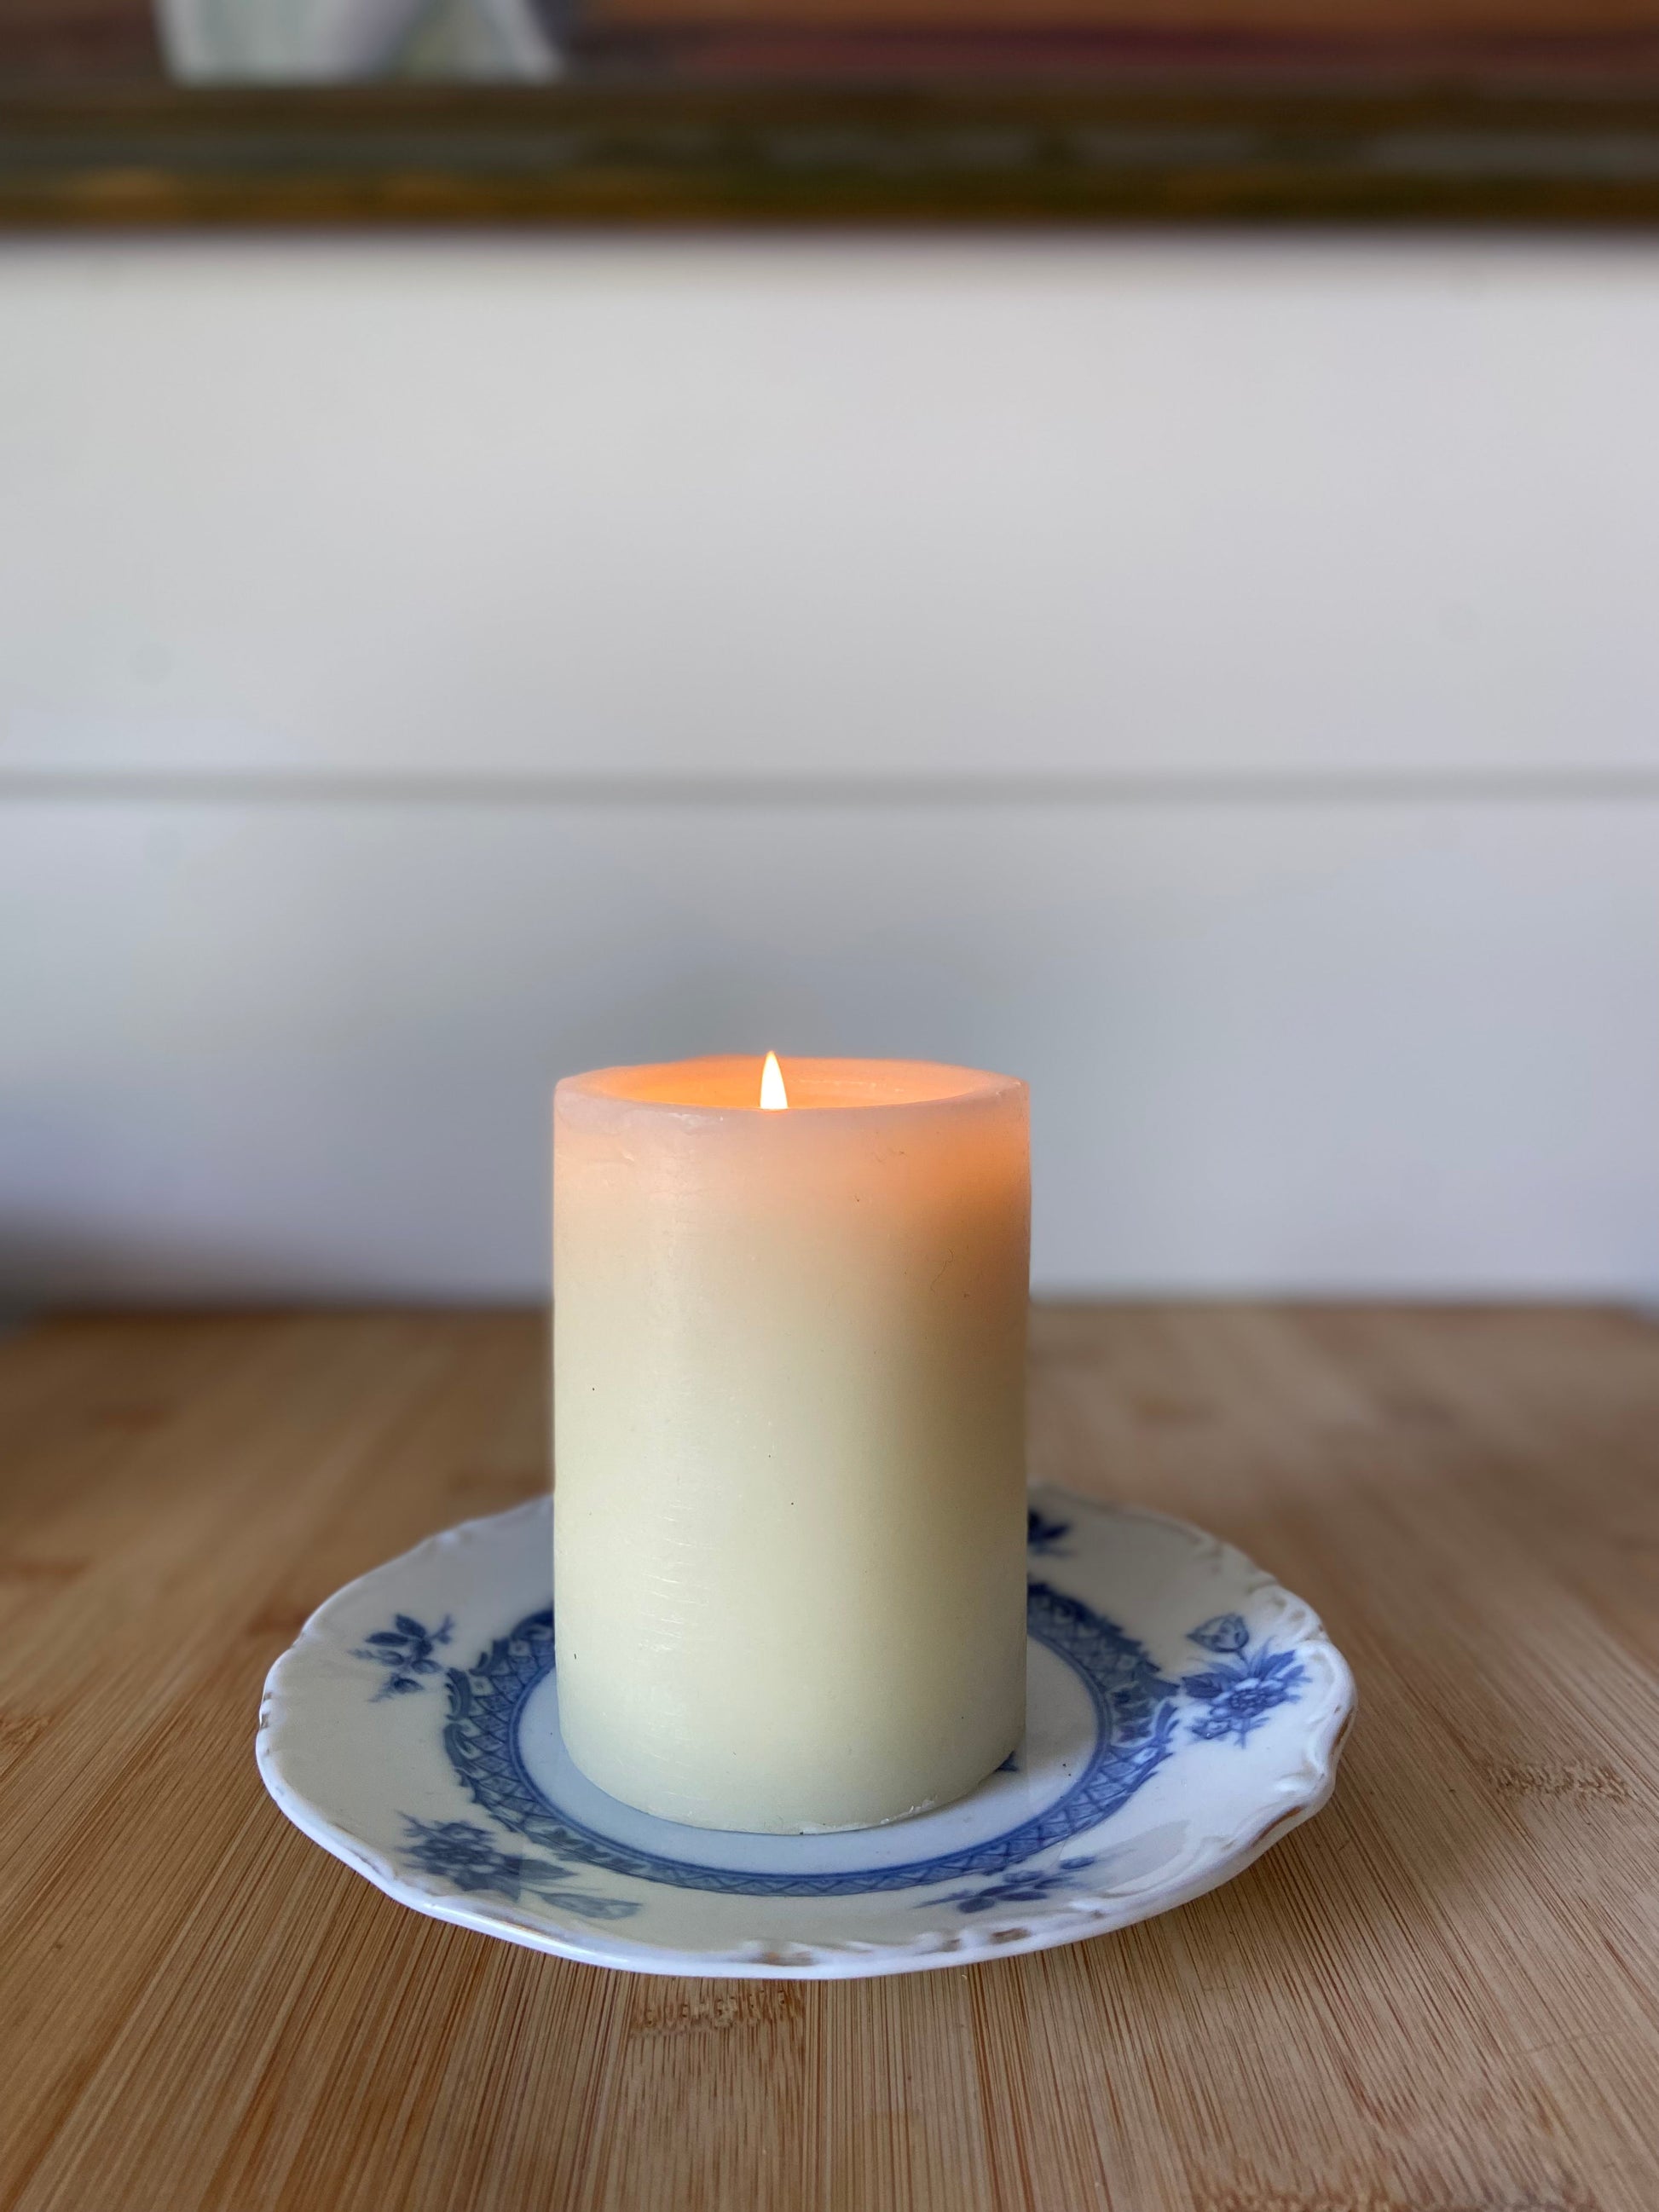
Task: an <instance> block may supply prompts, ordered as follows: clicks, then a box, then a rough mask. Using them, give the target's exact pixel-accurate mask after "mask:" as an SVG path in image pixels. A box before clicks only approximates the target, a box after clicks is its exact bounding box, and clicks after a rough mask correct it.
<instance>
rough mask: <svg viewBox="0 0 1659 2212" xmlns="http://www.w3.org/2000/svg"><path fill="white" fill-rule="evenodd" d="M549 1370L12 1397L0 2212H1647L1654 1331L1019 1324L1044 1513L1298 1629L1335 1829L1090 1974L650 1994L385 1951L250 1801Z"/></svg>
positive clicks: (478, 1336) (10, 1362) (35, 1343)
mask: <svg viewBox="0 0 1659 2212" xmlns="http://www.w3.org/2000/svg"><path fill="white" fill-rule="evenodd" d="M543 1334H544V1333H543V1327H542V1323H541V1322H540V1320H539V1319H538V1317H537V1316H533V1315H522V1314H487V1315H465V1316H463V1315H447V1314H413V1315H411V1314H369V1315H362V1316H355V1315H354V1316H320V1315H308V1316H274V1317H214V1318H204V1319H196V1320H178V1319H160V1318H132V1319H125V1318H100V1319H91V1320H78V1321H65V1322H56V1323H52V1324H51V1325H43V1326H40V1327H39V1328H34V1329H32V1330H29V1331H27V1332H25V1333H24V1334H21V1336H18V1337H16V1338H15V1339H13V1340H11V1341H9V1343H8V1344H6V1345H4V1346H0V1440H3V1455H4V1456H3V1462H0V1505H3V1513H0V1605H3V1625H4V1632H3V1635H0V1778H3V1780H0V1790H3V1808H4V1809H3V1823H4V1825H3V1831H0V1846H3V1848H0V1974H3V1978H4V1987H3V2003H0V2112H3V2124H0V2206H3V2207H4V2208H5V2212H47V2208H52V2212H198V2208H206V2207H212V2208H215V2212H276V2208H283V2212H290V2208H291V2212H356V2208H362V2212H416V2209H417V2208H418V2212H532V2208H535V2212H599V2208H600V2207H605V2208H613V2212H680V2208H685V2212H690V2208H694V2207H695V2208H703V2207H709V2208H714V2207H719V2208H720V2212H727V2208H730V2212H888V2208H901V2207H902V2208H906V2212H993V2208H994V2212H1012V2208H1015V2207H1019V2208H1037V2209H1038V2212H1091V2208H1096V2207H1101V2208H1106V2207H1110V2208H1112V2212H1654V2208H1655V2207H1656V2206H1659V1917H1656V1890H1659V1877H1656V1866H1659V1820H1656V1785H1659V1699H1656V1694H1655V1684H1654V1675H1653V1666H1654V1660H1655V1656H1656V1650H1659V1607H1656V1604H1655V1577H1654V1567H1655V1562H1656V1557H1659V1548H1656V1547H1659V1328H1656V1327H1655V1326H1654V1325H1653V1324H1652V1323H1651V1322H1645V1321H1644V1320H1643V1319H1641V1318H1640V1317H1638V1316H1626V1315H1620V1314H1614V1313H1589V1312H1577V1311H1573V1312H1544V1311H1529V1312H1524V1313H1522V1312H1487V1311H1480V1312H1476V1311H1468V1310H1464V1311H1458V1312H1440V1313H1429V1312H1424V1311H1405V1310H1365V1311H1360V1310H1282V1309H1267V1308H1260V1307H1233V1308H1227V1307H1218V1308H1209V1309H1200V1308H1195V1307H1171V1308H1162V1309H1158V1308H1150V1309H1148V1308H1143V1309H1138V1310H1114V1309H1109V1308H1082V1307H1070V1308H1051V1309H1049V1310H1046V1311H1044V1312H1042V1313H1041V1314H1040V1315H1039V1316H1038V1318H1037V1326H1036V1389H1035V1407H1034V1422H1035V1431H1034V1439H1033V1461H1034V1471H1035V1472H1036V1473H1038V1474H1042V1475H1043V1476H1046V1477H1048V1478H1051V1479H1053V1480H1057V1481H1060V1482H1064V1483H1068V1484H1071V1485H1073V1486H1075V1487H1077V1488H1078V1489H1080V1490H1087V1491H1091V1492H1095V1493H1097V1494H1098V1495H1101V1496H1105V1497H1111V1498H1138V1499H1142V1500H1146V1501H1149V1502H1151V1503H1152V1504H1157V1505H1159V1506H1164V1507H1167V1508H1169V1509H1170V1510H1173V1511H1175V1512H1176V1513H1182V1514H1187V1515H1189V1516H1192V1517H1193V1518H1194V1519H1196V1520H1199V1521H1201V1522H1205V1523H1206V1525H1207V1526H1209V1527H1210V1528H1214V1529H1217V1530H1219V1531H1221V1532H1223V1533H1225V1534H1226V1535H1228V1536H1230V1537H1231V1538H1232V1539H1233V1540H1234V1541H1236V1542H1237V1543H1239V1544H1241V1545H1243V1547H1245V1549H1246V1550H1247V1551H1249V1552H1251V1553H1254V1554H1255V1556H1256V1557H1257V1558H1258V1559H1261V1560H1262V1561H1263V1562H1264V1563H1265V1564H1266V1565H1268V1566H1270V1567H1272V1568H1273V1570H1274V1571H1275V1572H1276V1573H1278V1574H1279V1575H1280V1576H1282V1577H1284V1578H1285V1581H1286V1582H1287V1583H1289V1584H1290V1585H1291V1587H1292V1588H1293V1589H1297V1590H1298V1591H1300V1592H1301V1593H1303V1594H1304V1595H1306V1596H1307V1597H1309V1598H1310V1599H1311V1600H1312V1601H1314V1602H1315V1603H1316V1605H1317V1606H1318V1607H1320V1608H1321V1609H1322V1612H1323V1613H1324V1614H1325V1616H1326V1619H1327V1620H1328V1623H1329V1625H1330V1626H1331V1628H1332V1630H1333V1631H1334V1634H1335V1635H1336V1637H1337V1638H1338V1640H1339V1642H1340V1644H1342V1646H1343V1648H1344V1649H1345V1650H1346V1652H1347V1653H1348V1655H1349V1656H1350V1657H1351V1659H1352V1662H1353V1665H1354V1668H1355V1671H1356V1673H1357V1674H1358V1680H1359V1685H1360V1699H1361V1712H1360V1721H1359V1724H1358V1729H1357V1730H1356V1731H1355V1734H1354V1735H1353V1738H1352V1744H1351V1747H1350V1750H1349V1753H1348V1756H1347V1761H1346V1766H1345V1769H1344V1774H1343V1779H1342V1782H1341V1784H1340V1788H1339V1790H1338V1793H1337V1796H1336V1800H1335V1802H1334V1804H1333V1806H1332V1807H1331V1808H1329V1809H1328V1811H1327V1812H1326V1813H1325V1814H1322V1816H1321V1817H1320V1818H1319V1819H1318V1820H1316V1821H1314V1822H1312V1823H1311V1824H1310V1826H1307V1827H1305V1828H1304V1829H1302V1830H1300V1831H1299V1832H1297V1833H1296V1834H1295V1835H1293V1836H1292V1837H1291V1838H1289V1840H1288V1841H1286V1842H1285V1843H1284V1844H1281V1845H1280V1846H1279V1848H1278V1849H1277V1850H1274V1851H1273V1852H1272V1853H1271V1854H1270V1855H1269V1857H1267V1859H1266V1860H1265V1861H1263V1862H1262V1863H1261V1864H1260V1865H1258V1866H1257V1867H1255V1869H1252V1870H1251V1871H1250V1872H1249V1874H1247V1875H1244V1876H1243V1878H1242V1879H1241V1880H1240V1881H1237V1882H1235V1883H1233V1884H1231V1886H1230V1887H1227V1888H1225V1889H1224V1890H1221V1891H1218V1892H1217V1893H1215V1894H1213V1895H1212V1896H1209V1897H1206V1898H1204V1899H1200V1901H1199V1902H1198V1903H1197V1904H1194V1905H1188V1906H1187V1907H1186V1908H1185V1909H1184V1910H1183V1911H1180V1912H1176V1913H1172V1914H1170V1915H1168V1916H1166V1917H1164V1918H1162V1919H1159V1920H1155V1921H1152V1922H1149V1923H1146V1925H1144V1926H1142V1927H1139V1928H1135V1929H1130V1930H1129V1931H1128V1932H1127V1933H1126V1934H1122V1935H1117V1936H1103V1937H1101V1938H1099V1939H1098V1940H1097V1941H1096V1942H1091V1943H1086V1944H1082V1945H1079V1946H1076V1947H1073V1948H1069V1949H1065V1950H1059V1951H1050V1952H1046V1953H1043V1954H1039V1955H1037V1956H1036V1957H1031V1958H1022V1959H1006V1960H997V1961H996V1962H995V1963H994V1964H991V1965H988V1966H977V1967H974V1968H971V1969H964V1970H963V1971H961V1972H941V1973H931V1974H924V1975H917V1976H915V1977H911V1978H900V1979H896V1980H887V1981H871V1982H855V1983H845V1984H827V1985H819V1984H796V1983H783V1984H778V1983H772V1984H766V1983H733V1982H713V1983H703V1982H680V1981H662V1980H653V1979H644V1978H640V1979H636V1978H627V1977H623V1976H620V1975H611V1974H606V1973H603V1972H599V1971H597V1970H596V1969H593V1968H592V1967H587V1966H571V1965H567V1964H566V1963H565V1962H564V1961H562V1960H553V1959H547V1958H542V1957H539V1956H538V1955H536V1954H532V1953H527V1952H524V1951H519V1950H514V1949H511V1948H508V1947H507V1945H505V1944H501V1943H495V1942H490V1941H489V1940H487V1939H486V1938H484V1937H483V1936H476V1935H472V1934H470V1933H467V1932H465V1931H463V1930H461V1929H453V1928H446V1927H443V1926H441V1925H439V1924H437V1923H435V1922H432V1921H429V1920H422V1919H420V1918H418V1917H416V1915H415V1914H413V1913H411V1912H408V1911H404V1910H402V1909H401V1908H400V1907H398V1905H393V1904H391V1903H390V1902H388V1901H387V1899H385V1898H383V1897H381V1896H380V1895H379V1894H378V1893H377V1892H375V1891H374V1890H373V1889H372V1888H370V1887H369V1886H368V1883H367V1882H365V1881H362V1880H360V1879H359V1878H358V1877H357V1876H356V1875H353V1874H351V1873H349V1871H348V1870H347V1869H345V1868H344V1867H343V1866H340V1865H338V1864H337V1863H335V1861H333V1860H332V1859H331V1858H328V1857H325V1855H324V1854H323V1853H322V1852H321V1851H319V1850H316V1849H315V1848H314V1847H313V1845H312V1844H308V1843H307V1842H306V1841H305V1840H304V1838H301V1836H300V1835H298V1834H297V1833H296V1832H295V1831H294V1830H293V1829H292V1828H290V1827H289V1826H288V1825H287V1824H286V1822H285V1821H283V1820H282V1819H281V1818H280V1817H279V1816H278V1814H276V1810H275V1808H273V1807H272V1806H271V1805H270V1803H269V1802H267V1801H266V1799H265V1797H264V1793H263V1791H262V1790H261V1789H260V1787H259V1784H258V1780H257V1778H256V1776H255V1772H254V1765H253V1757H252V1732H253V1721H254V1712H255V1708H256V1705H257V1702H258V1691H259V1685H260V1682H261V1680H262V1679H263V1676H264V1671H265V1668H266V1667H267V1666H268V1665H269V1663H270V1660H271V1659H272V1658H273V1657H274V1656H275V1655H276V1652H277V1651H279V1650H281V1649H282V1647H283V1645H284V1644H286V1643H287V1642H288V1641H289V1639H290V1638H292V1636H293V1635H294V1633H295V1631H296V1630H297V1629H298V1627H299V1626H300V1624H301V1620H303V1619H304V1617H305V1615H306V1614H307V1612H309V1610H310V1609H311V1607H313V1606H314V1605H315V1604H317V1602H318V1601H319V1600H320V1599H321V1598H323V1597H325V1595H327V1594H328V1592H329V1591H330V1590H331V1589H334V1588H335V1587H336V1586H337V1584H338V1583H342V1582H343V1581H344V1580H345V1579H346V1578H347V1577H349V1576H351V1575H354V1574H356V1573H357V1572H358V1571H360V1570H362V1569H363V1568H365V1567H368V1566H369V1565H373V1564H374V1562H375V1561H376V1560H379V1559H384V1558H386V1557H387V1556H388V1555H389V1554H391V1553H394V1552H397V1551H400V1550H402V1549H403V1548H404V1547H405V1546H407V1545H409V1544H411V1543H413V1542H414V1541H416V1539H417V1538H419V1537H420V1536H422V1535H423V1534H426V1533H427V1532H428V1531H429V1530H432V1529H435V1528H440V1527H441V1526H442V1525H443V1524H444V1523H446V1522H451V1521H454V1520H458V1519H460V1518H462V1517H464V1516H468V1515H471V1514H477V1513H483V1512H489V1511H492V1510H495V1509H497V1508H499V1507H503V1506H507V1505H509V1504H513V1503H514V1502H515V1501H516V1500H518V1499H520V1498H524V1497H526V1496H528V1495H529V1494H530V1493H531V1492H533V1491H535V1490H536V1489H537V1488H538V1486H539V1485H540V1484H541V1482H542V1481H543V1480H544V1430H545V1400H544V1379H543Z"/></svg>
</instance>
